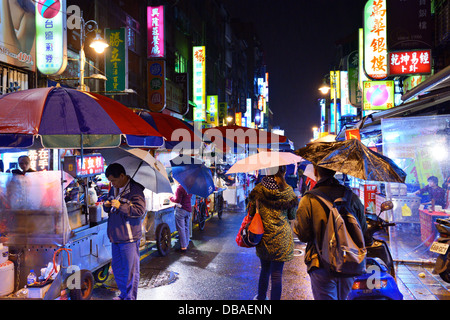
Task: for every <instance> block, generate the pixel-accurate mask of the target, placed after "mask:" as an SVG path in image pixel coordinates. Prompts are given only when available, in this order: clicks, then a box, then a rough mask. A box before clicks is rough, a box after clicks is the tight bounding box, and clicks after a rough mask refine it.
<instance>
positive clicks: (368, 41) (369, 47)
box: [364, 0, 387, 79]
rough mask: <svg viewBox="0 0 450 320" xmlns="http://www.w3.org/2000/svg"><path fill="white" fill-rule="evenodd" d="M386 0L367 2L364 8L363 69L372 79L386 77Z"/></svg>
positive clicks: (370, 0)
mask: <svg viewBox="0 0 450 320" xmlns="http://www.w3.org/2000/svg"><path fill="white" fill-rule="evenodd" d="M386 21H387V19H386V0H369V1H368V2H367V4H366V6H365V8H364V69H365V70H366V73H367V75H368V76H369V77H370V78H372V79H384V78H386V77H387V46H386V35H387V30H386V28H387V26H386Z"/></svg>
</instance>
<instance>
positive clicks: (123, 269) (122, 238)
mask: <svg viewBox="0 0 450 320" xmlns="http://www.w3.org/2000/svg"><path fill="white" fill-rule="evenodd" d="M105 175H106V178H107V179H108V180H109V181H110V182H111V185H112V188H111V190H110V191H109V193H108V200H107V201H105V203H104V204H103V208H104V210H105V212H108V237H109V239H110V241H111V243H112V261H111V267H112V269H113V272H114V278H115V280H116V283H117V287H118V288H119V290H120V295H119V296H118V297H116V298H114V299H115V300H119V299H120V300H136V298H137V290H138V285H139V262H140V260H139V243H140V239H141V236H142V218H143V217H144V215H145V196H144V189H145V188H144V187H143V186H142V185H141V184H139V183H137V182H136V181H134V180H133V179H131V178H130V177H129V176H127V175H126V172H125V168H124V167H123V166H122V165H120V164H118V163H113V164H111V165H109V166H108V167H107V168H106V171H105Z"/></svg>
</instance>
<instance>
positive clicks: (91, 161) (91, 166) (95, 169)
mask: <svg viewBox="0 0 450 320" xmlns="http://www.w3.org/2000/svg"><path fill="white" fill-rule="evenodd" d="M81 160H83V161H81ZM103 168H104V161H103V157H102V156H101V155H91V156H84V157H83V159H81V157H77V176H78V177H79V176H88V175H97V174H101V173H103Z"/></svg>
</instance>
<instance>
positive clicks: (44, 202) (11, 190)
mask: <svg viewBox="0 0 450 320" xmlns="http://www.w3.org/2000/svg"><path fill="white" fill-rule="evenodd" d="M67 177H68V175H65V174H63V172H61V171H44V172H31V173H27V174H26V175H25V176H22V175H13V174H9V173H0V197H1V210H0V225H1V228H0V242H1V243H3V244H4V245H6V246H7V247H8V248H9V259H10V260H11V261H12V262H13V263H14V272H13V273H12V276H13V277H14V278H15V281H14V288H13V289H14V290H13V291H12V292H11V293H10V294H7V295H6V298H27V299H28V298H39V299H57V298H59V296H60V294H61V292H62V291H63V292H64V291H65V290H66V289H68V290H67V293H68V294H69V295H70V296H71V298H72V299H89V298H90V296H91V294H92V289H93V286H94V283H95V282H94V281H104V280H106V278H107V275H108V269H109V264H110V262H111V248H110V246H111V243H110V241H109V239H108V237H107V234H106V227H107V224H106V223H105V222H106V219H100V220H98V219H97V216H96V215H88V214H84V213H83V211H82V206H81V205H79V204H70V203H69V204H68V205H66V203H65V201H64V196H63V194H64V193H63V188H64V185H65V184H66V183H65V182H64V181H66V180H67ZM94 209H95V210H97V208H94ZM94 217H95V219H96V221H95V222H94V221H89V218H94ZM83 220H84V221H83ZM78 221H79V222H81V223H80V224H78ZM61 250H64V251H65V252H66V253H68V255H69V257H68V261H69V262H68V263H64V261H65V260H64V255H63V254H60V256H61V261H57V259H56V258H57V257H56V256H57V254H58V253H60V251H61ZM55 259H56V260H55ZM58 263H59V265H60V268H59V269H57V268H56V266H55V271H56V272H57V273H56V278H55V279H53V280H52V278H51V277H49V278H48V280H47V279H46V280H47V281H45V282H43V284H42V285H40V286H28V288H27V293H26V294H23V290H22V288H24V286H25V285H26V284H27V275H28V274H29V273H30V270H32V269H33V270H35V271H36V273H37V274H38V275H39V274H40V272H39V271H40V270H41V269H43V268H46V267H48V266H50V265H51V264H58ZM52 270H53V269H52ZM9 276H11V274H10V275H9ZM77 276H78V278H75V277H77ZM66 280H77V281H78V282H76V281H75V282H74V283H72V284H73V285H71V284H70V283H68V282H67V281H66ZM0 281H1V280H0ZM77 284H78V285H77ZM19 292H22V294H18V293H19Z"/></svg>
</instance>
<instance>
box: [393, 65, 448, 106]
mask: <svg viewBox="0 0 450 320" xmlns="http://www.w3.org/2000/svg"><path fill="white" fill-rule="evenodd" d="M442 89H445V90H450V66H447V67H446V68H444V69H443V70H441V71H439V72H438V73H436V74H435V75H434V76H432V77H430V78H428V79H427V80H425V81H424V82H422V83H421V84H419V85H418V86H417V87H414V88H412V89H411V90H409V91H408V92H406V93H405V94H404V95H402V101H404V102H408V101H409V100H411V99H413V98H416V97H418V96H421V95H425V94H427V93H431V92H436V91H437V90H442Z"/></svg>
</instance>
